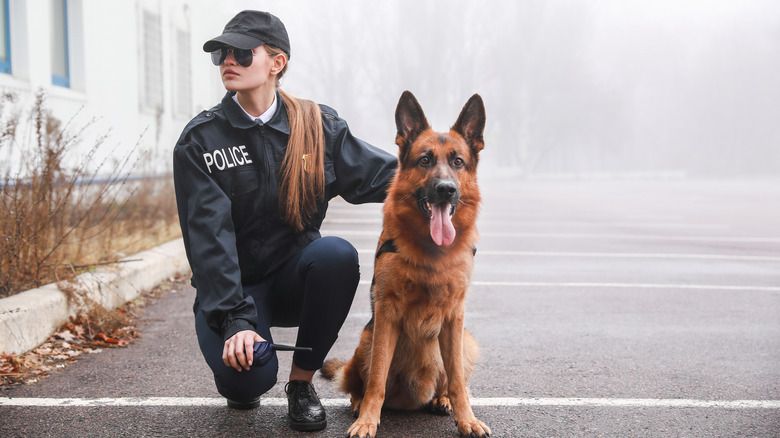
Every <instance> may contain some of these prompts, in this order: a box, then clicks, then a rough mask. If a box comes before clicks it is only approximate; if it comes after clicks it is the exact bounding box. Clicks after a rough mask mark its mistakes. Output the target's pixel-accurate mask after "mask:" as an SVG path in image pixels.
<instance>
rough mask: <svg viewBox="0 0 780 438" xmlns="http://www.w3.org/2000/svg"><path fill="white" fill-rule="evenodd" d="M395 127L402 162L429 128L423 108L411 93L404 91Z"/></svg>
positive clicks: (396, 114)
mask: <svg viewBox="0 0 780 438" xmlns="http://www.w3.org/2000/svg"><path fill="white" fill-rule="evenodd" d="M395 126H396V128H397V129H398V133H397V134H396V136H395V144H397V145H398V147H399V148H400V149H401V162H403V161H404V160H403V158H404V155H405V152H407V151H408V150H409V146H411V144H412V143H413V142H414V141H415V140H416V139H417V137H419V136H420V134H422V133H423V132H424V131H425V130H426V129H428V128H429V126H428V120H427V119H426V118H425V114H424V113H423V110H422V107H421V106H420V104H419V103H418V102H417V99H415V98H414V95H413V94H412V93H411V92H409V91H404V92H403V94H401V98H400V99H399V100H398V106H397V107H396V108H395Z"/></svg>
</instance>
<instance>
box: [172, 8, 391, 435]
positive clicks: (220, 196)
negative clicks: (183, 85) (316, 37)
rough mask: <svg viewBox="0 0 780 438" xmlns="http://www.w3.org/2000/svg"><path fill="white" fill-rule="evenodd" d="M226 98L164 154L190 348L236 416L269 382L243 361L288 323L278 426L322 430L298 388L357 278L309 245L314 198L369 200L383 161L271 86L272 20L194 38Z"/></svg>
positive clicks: (274, 61) (319, 205) (346, 259)
mask: <svg viewBox="0 0 780 438" xmlns="http://www.w3.org/2000/svg"><path fill="white" fill-rule="evenodd" d="M203 50H204V51H206V52H210V53H211V56H212V60H213V62H214V64H215V65H218V66H219V72H220V75H221V78H222V82H223V84H224V86H225V88H226V89H227V94H226V95H225V97H224V98H223V99H222V102H221V103H220V104H218V105H216V106H215V107H213V108H211V109H210V110H208V111H204V112H202V113H201V114H199V115H198V116H197V117H195V118H194V119H193V120H192V121H191V122H190V123H189V124H188V125H187V126H186V127H185V128H184V131H183V132H182V134H181V137H180V139H179V141H178V143H177V144H176V148H175V150H174V181H175V187H176V201H177V204H178V210H179V220H180V223H181V229H182V234H183V236H184V244H185V247H186V250H187V257H188V258H189V262H190V266H191V268H192V273H193V277H192V283H193V285H194V286H195V288H196V290H197V296H196V300H195V305H194V312H195V328H196V333H197V336H198V342H199V344H200V348H201V351H202V353H203V356H204V358H205V359H206V362H207V363H208V365H209V367H210V368H211V370H212V371H213V373H214V380H215V382H216V385H217V389H218V390H219V392H220V394H222V395H223V396H224V397H226V398H227V399H228V402H227V403H228V406H230V407H233V408H237V409H250V408H254V407H257V406H258V405H259V397H260V395H261V394H263V393H265V392H267V391H268V390H269V389H270V388H271V387H272V386H273V385H274V384H275V383H276V374H277V370H278V362H277V359H276V357H275V356H274V357H273V359H272V360H271V362H270V363H268V364H267V365H264V366H262V367H252V366H251V365H252V347H253V344H254V343H255V342H259V341H263V340H267V341H272V337H271V332H270V327H271V326H283V327H290V326H298V339H297V342H296V345H298V346H305V347H311V348H312V349H313V351H311V352H296V353H295V354H294V355H293V363H292V370H291V372H290V378H289V383H287V385H286V386H285V391H286V393H287V397H288V403H289V404H288V416H289V422H290V425H291V426H292V427H293V428H294V429H297V430H319V429H322V428H324V427H325V425H326V419H325V411H324V409H323V408H322V405H321V403H320V401H319V399H318V398H317V395H316V393H315V391H314V388H313V386H312V384H311V381H312V376H313V375H314V372H315V371H316V370H317V369H319V368H320V367H321V366H322V363H323V360H324V359H325V356H326V354H327V353H328V351H329V350H330V348H331V347H332V346H333V343H334V342H335V341H336V338H337V335H338V331H339V329H340V328H341V325H342V324H343V322H344V319H345V318H346V316H347V313H348V311H349V308H350V306H351V303H352V299H353V297H354V294H355V290H356V288H357V284H358V281H359V278H360V273H359V266H358V257H357V251H356V250H355V249H354V247H352V245H351V244H350V243H348V242H347V241H345V240H343V239H340V238H337V237H325V238H321V236H320V233H319V228H320V225H321V224H322V221H323V219H324V217H325V211H326V210H327V207H328V204H327V203H328V200H330V199H331V198H333V197H335V196H341V197H343V198H344V199H346V200H347V201H349V202H351V203H364V202H382V201H383V200H384V198H385V192H386V189H387V186H388V184H389V182H390V179H391V178H392V175H393V173H394V171H395V167H396V159H395V157H394V156H392V155H390V154H389V153H387V152H384V151H382V150H380V149H377V148H375V147H373V146H371V145H369V144H367V143H365V142H363V141H361V140H359V139H357V138H355V137H354V136H353V135H352V133H351V132H350V131H349V128H348V127H347V124H346V122H345V121H344V120H342V119H340V118H339V117H338V115H337V114H336V112H335V111H334V110H332V109H331V108H328V107H326V106H320V105H317V104H314V103H313V102H310V101H306V100H302V99H297V98H294V97H292V96H290V95H288V94H286V93H285V92H283V91H281V90H280V89H279V87H278V86H279V79H280V78H281V77H282V76H283V75H284V72H285V71H286V69H287V62H288V60H289V59H290V42H289V38H288V36H287V31H286V30H285V27H284V24H282V22H281V21H280V20H279V19H278V18H277V17H275V16H273V15H271V14H269V13H266V12H260V11H243V12H241V13H239V14H238V15H236V16H235V17H234V18H233V19H231V20H230V21H229V22H228V24H227V25H226V26H225V29H224V31H223V33H222V35H220V36H218V37H216V38H214V39H212V40H209V41H207V42H206V43H205V44H204V45H203Z"/></svg>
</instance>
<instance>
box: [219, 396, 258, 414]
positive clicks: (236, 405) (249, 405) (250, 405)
mask: <svg viewBox="0 0 780 438" xmlns="http://www.w3.org/2000/svg"><path fill="white" fill-rule="evenodd" d="M227 405H228V407H229V408H233V409H239V410H242V411H246V410H249V409H255V408H257V407H258V406H260V397H257V398H256V399H254V400H250V401H248V402H237V401H234V400H231V399H227Z"/></svg>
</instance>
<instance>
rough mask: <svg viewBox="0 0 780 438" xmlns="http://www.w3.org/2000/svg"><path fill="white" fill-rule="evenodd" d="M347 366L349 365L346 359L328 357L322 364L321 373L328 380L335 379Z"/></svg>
mask: <svg viewBox="0 0 780 438" xmlns="http://www.w3.org/2000/svg"><path fill="white" fill-rule="evenodd" d="M345 366H347V362H346V361H344V360H341V359H328V360H326V361H325V363H324V364H323V365H322V368H321V369H320V374H321V375H322V377H324V378H326V379H328V380H334V379H336V378H337V377H338V375H339V374H341V372H342V371H343V370H344V367H345Z"/></svg>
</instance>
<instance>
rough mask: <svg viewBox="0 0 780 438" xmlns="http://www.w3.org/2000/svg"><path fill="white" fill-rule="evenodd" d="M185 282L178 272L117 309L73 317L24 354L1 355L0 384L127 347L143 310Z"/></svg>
mask: <svg viewBox="0 0 780 438" xmlns="http://www.w3.org/2000/svg"><path fill="white" fill-rule="evenodd" d="M183 284H184V281H183V278H182V277H178V276H177V277H175V278H171V279H169V280H168V281H166V282H165V283H163V284H161V285H160V286H158V287H156V288H155V289H153V290H151V291H145V292H143V293H142V294H141V295H139V297H138V298H136V299H135V300H133V301H131V302H129V303H127V304H125V305H124V306H122V307H119V308H117V309H114V310H106V309H104V308H92V309H90V311H89V312H87V313H86V314H84V315H79V316H78V317H75V318H74V317H71V318H70V321H68V322H66V323H65V324H63V325H62V327H60V329H59V330H57V331H56V332H54V333H53V334H52V335H51V336H49V339H47V340H46V342H44V343H43V344H41V345H39V346H38V347H36V348H33V349H32V350H30V351H28V352H26V353H24V354H19V355H7V354H6V355H2V356H0V386H12V385H19V384H31V383H35V382H37V381H38V380H39V379H41V378H44V377H47V376H48V375H49V374H50V373H51V372H52V371H54V370H57V369H59V368H64V367H65V366H66V365H68V364H69V363H72V362H74V361H76V360H77V359H78V357H79V356H81V355H84V354H94V353H100V352H102V351H103V349H104V348H119V347H126V346H127V345H129V344H131V343H132V342H133V341H135V340H136V339H138V338H139V337H140V336H141V333H140V330H139V328H138V324H139V323H140V321H141V316H140V310H141V309H142V308H143V307H145V306H146V305H148V304H151V303H152V302H153V300H154V299H156V298H159V297H160V296H162V295H163V294H164V293H165V292H167V291H169V290H172V289H175V288H180V287H182V286H183Z"/></svg>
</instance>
